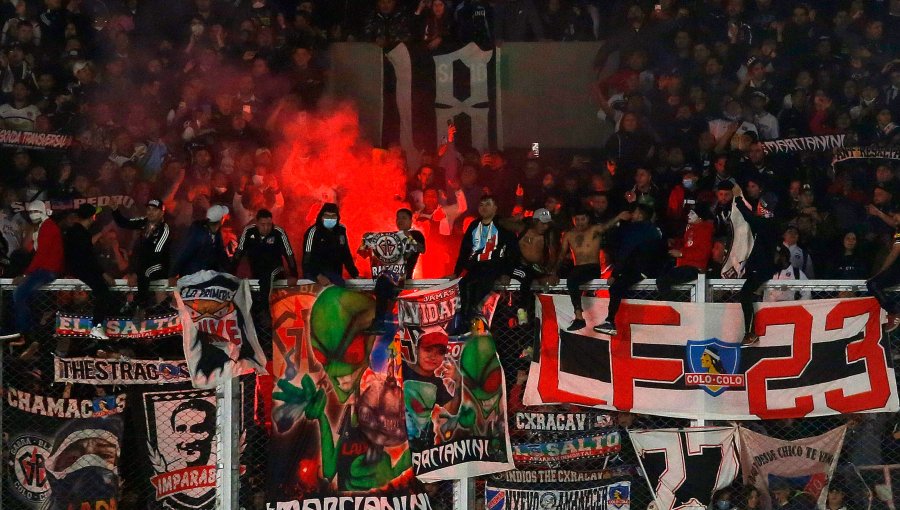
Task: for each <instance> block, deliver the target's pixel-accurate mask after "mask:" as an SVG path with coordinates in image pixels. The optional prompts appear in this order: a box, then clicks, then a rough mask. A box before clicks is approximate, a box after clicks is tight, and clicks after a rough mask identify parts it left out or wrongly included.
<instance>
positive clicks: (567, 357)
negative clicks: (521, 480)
mask: <svg viewBox="0 0 900 510" xmlns="http://www.w3.org/2000/svg"><path fill="white" fill-rule="evenodd" d="M584 304H585V311H584V315H585V319H586V320H587V323H588V327H587V328H584V329H582V330H580V331H577V332H567V331H565V328H566V327H568V326H569V324H570V323H571V321H572V319H573V318H574V313H573V310H572V304H571V302H570V300H569V298H568V296H557V295H541V296H539V297H538V308H537V313H538V316H539V317H540V319H541V349H540V356H539V357H538V360H537V361H536V362H533V363H532V364H531V368H530V373H529V377H528V383H527V386H526V389H525V398H524V402H525V405H542V404H551V403H566V404H579V405H584V406H593V407H598V408H602V409H617V410H621V411H631V412H635V413H642V414H653V415H658V416H672V417H677V418H691V419H697V418H703V419H711V420H758V419H786V418H803V417H810V416H826V415H835V414H847V413H856V412H895V411H897V410H898V401H897V382H896V378H895V375H894V368H893V366H891V364H890V361H889V360H890V356H889V354H888V353H889V349H888V343H887V339H886V338H885V337H883V336H882V331H881V323H882V321H883V317H884V315H883V314H884V312H883V311H882V310H881V308H880V306H879V305H878V302H877V301H875V299H873V298H853V299H823V300H816V301H794V302H782V303H764V304H762V305H761V308H760V309H759V312H758V313H757V315H756V332H757V333H758V334H759V335H760V337H761V340H760V342H759V344H758V345H757V346H754V347H750V348H745V349H741V348H740V341H741V337H742V335H743V331H744V327H743V316H742V314H741V308H740V305H739V304H737V303H727V304H726V303H672V302H662V301H625V302H624V303H623V304H622V307H621V308H620V310H619V313H618V316H617V317H616V327H617V329H618V334H617V335H616V336H615V337H614V338H612V339H610V337H609V336H608V335H601V334H598V333H594V332H593V330H592V329H591V326H594V325H596V324H599V323H601V322H603V320H604V319H605V318H606V315H607V304H608V300H606V299H598V298H585V299H584Z"/></svg>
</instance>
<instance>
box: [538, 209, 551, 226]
mask: <svg viewBox="0 0 900 510" xmlns="http://www.w3.org/2000/svg"><path fill="white" fill-rule="evenodd" d="M534 219H535V220H537V221H540V222H541V223H550V222H551V221H553V217H552V216H551V215H550V211H548V210H547V209H544V208H543V207H541V208H540V209H538V210H536V211H534Z"/></svg>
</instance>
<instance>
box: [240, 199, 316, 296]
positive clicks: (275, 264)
mask: <svg viewBox="0 0 900 510" xmlns="http://www.w3.org/2000/svg"><path fill="white" fill-rule="evenodd" d="M245 254H246V256H247V261H248V262H249V263H250V273H251V274H252V275H253V278H256V279H258V280H259V291H260V294H261V295H262V297H263V299H268V296H269V291H270V290H271V289H272V282H273V281H274V280H275V279H277V278H278V276H280V275H281V274H282V273H284V263H285V262H287V267H288V285H295V284H296V283H297V278H298V277H299V276H300V275H299V274H298V272H297V259H295V258H294V250H293V249H292V248H291V242H290V241H289V240H288V236H287V233H285V231H284V229H282V228H281V227H279V226H277V225H275V224H274V223H273V222H272V212H271V211H269V210H268V209H260V210H259V211H258V212H257V213H256V223H254V224H251V225H247V227H246V228H244V231H243V232H242V233H241V238H240V240H239V241H238V247H237V251H235V252H234V258H233V259H232V261H231V262H232V265H233V266H234V268H235V269H236V268H237V266H238V264H240V262H241V259H242V258H243V257H244V255H245Z"/></svg>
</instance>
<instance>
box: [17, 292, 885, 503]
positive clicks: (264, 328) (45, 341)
mask: <svg viewBox="0 0 900 510" xmlns="http://www.w3.org/2000/svg"><path fill="white" fill-rule="evenodd" d="M53 289H54V290H52V291H41V292H39V293H38V294H37V295H36V296H35V298H34V300H33V304H32V307H31V308H32V314H31V320H32V324H33V330H32V335H31V336H30V337H29V338H28V341H29V342H31V341H32V340H34V341H36V342H37V345H38V347H37V350H36V351H34V352H31V353H27V352H25V351H26V349H27V347H28V345H27V344H26V345H5V346H4V348H3V356H2V372H0V376H2V383H3V384H2V385H3V393H4V398H5V399H6V400H7V402H6V405H4V406H3V407H2V410H3V411H2V415H0V418H2V422H0V424H2V429H3V445H2V446H3V450H2V457H3V459H2V461H3V463H2V466H3V476H4V477H5V482H17V483H18V484H19V486H21V487H22V489H21V492H22V493H23V494H26V496H27V497H32V498H40V497H41V493H42V491H44V492H46V490H47V486H46V484H47V483H48V482H47V481H46V480H43V481H42V480H40V479H34V478H33V477H32V479H30V480H29V479H27V478H28V477H27V476H26V474H25V471H23V469H24V468H25V467H27V465H28V462H30V461H33V460H34V458H33V457H32V458H22V453H23V452H24V450H23V444H24V443H23V439H22V438H23V437H31V436H34V435H36V433H38V434H37V435H41V434H42V435H44V436H45V437H47V438H48V441H49V443H48V444H46V445H44V446H45V449H46V450H47V451H46V455H48V456H49V454H50V452H51V451H52V450H53V448H54V445H53V444H52V443H53V441H58V440H59V438H57V437H56V436H57V434H54V432H55V431H54V430H53V427H61V424H62V423H63V421H58V422H53V421H52V420H51V421H47V420H46V418H47V416H43V415H40V414H35V413H34V412H32V413H27V412H21V413H20V412H18V411H20V410H22V409H24V408H27V407H28V406H29V405H30V406H31V408H30V411H35V409H34V407H33V405H34V402H35V401H34V400H31V403H30V404H26V403H22V398H21V397H22V396H23V395H26V394H29V395H32V397H30V398H32V399H34V398H35V397H33V396H34V395H40V396H43V397H50V398H53V399H60V398H68V399H76V400H79V401H81V402H82V403H83V405H84V406H87V407H85V409H88V408H91V406H93V408H94V409H96V406H97V403H98V402H102V401H104V397H106V399H107V400H106V401H108V398H109V396H115V395H125V402H127V405H125V406H124V407H125V410H124V412H123V413H122V417H123V419H122V423H123V426H124V429H123V431H122V436H121V445H120V446H121V447H120V452H121V453H120V455H119V457H118V459H115V461H116V463H117V465H118V471H119V473H120V489H119V490H120V493H119V508H141V509H144V508H161V507H163V504H164V503H166V501H167V499H166V498H170V497H173V496H172V495H171V494H170V493H171V492H172V491H173V490H175V491H176V492H175V494H174V495H175V496H178V497H179V498H180V501H181V502H182V503H183V502H185V501H188V500H190V502H192V504H196V503H204V501H205V498H208V497H211V496H212V497H214V489H211V485H210V484H206V485H205V486H204V485H203V484H197V486H192V487H193V488H191V489H189V490H184V491H181V492H177V489H173V488H172V487H166V486H165V485H164V484H165V483H170V484H171V483H172V480H171V479H166V477H165V476H161V475H164V474H165V473H171V472H172V471H173V470H175V469H177V468H179V467H182V466H184V465H188V466H190V465H209V466H215V464H216V458H215V456H216V454H215V452H216V444H215V442H216V441H217V440H219V438H218V436H217V432H216V430H215V426H214V423H215V419H214V414H211V413H215V412H216V407H215V403H216V400H215V395H214V393H213V392H212V391H205V392H204V391H197V390H193V389H191V388H190V386H189V385H188V384H183V383H182V384H175V385H134V386H118V387H117V386H96V385H85V384H60V383H54V370H53V365H54V357H56V356H59V357H67V358H68V357H78V356H90V357H104V356H106V357H109V358H110V359H118V358H127V359H143V360H157V361H161V362H165V361H180V360H182V359H183V356H184V355H183V350H182V347H181V339H180V337H179V336H172V337H166V338H162V339H153V340H140V341H110V342H96V341H93V340H90V339H87V338H62V337H59V336H57V335H55V321H56V314H57V312H58V311H64V312H66V313H68V314H72V315H79V314H82V315H85V316H87V315H89V314H90V310H91V307H92V301H91V295H90V292H89V291H87V290H85V289H84V288H82V287H80V286H69V287H60V286H55V287H53ZM738 289H739V287H738V286H736V285H734V284H731V285H730V287H729V286H727V285H718V286H715V285H714V286H711V287H709V288H708V289H707V294H706V297H707V301H708V302H736V300H737V291H738ZM859 290H860V289H859V287H858V286H857V287H838V286H835V287H833V288H827V287H817V288H815V289H813V290H811V294H810V296H811V297H812V298H813V299H826V298H837V297H850V296H854V295H858V292H859ZM12 291H13V287H11V286H6V287H3V288H2V289H0V311H2V315H0V317H2V319H0V320H2V321H8V320H11V312H10V310H9V308H10V304H11V302H12V299H11V297H12ZM554 292H555V291H554ZM114 294H115V297H116V300H117V303H116V307H119V306H122V305H124V304H125V303H126V301H127V300H128V299H130V295H129V293H128V292H124V291H117V292H115V293H114ZM597 295H601V296H602V295H603V291H602V290H601V291H598V293H597ZM159 297H160V300H161V303H160V305H159V308H158V309H157V310H156V312H157V313H166V311H167V310H169V311H171V308H170V307H171V303H170V302H169V301H162V299H164V298H165V296H164V295H160V296H159ZM254 297H256V296H254ZM628 297H629V298H632V299H656V298H658V297H659V296H658V294H657V292H656V291H655V290H654V289H653V287H652V286H649V285H643V286H639V287H638V288H637V289H635V290H633V291H632V292H631V294H630V295H629V296H628ZM798 297H801V296H799V295H798ZM670 299H672V300H675V301H691V300H693V299H694V294H693V292H692V290H691V288H689V287H683V288H680V289H679V290H676V291H675V294H674V296H670ZM255 301H256V302H257V303H261V300H259V299H255ZM520 306H521V302H520V299H519V293H518V292H517V291H506V292H503V293H502V295H501V299H500V301H499V304H498V307H497V310H496V313H495V316H494V320H493V325H492V333H493V335H494V338H495V340H496V343H497V347H498V351H499V354H500V357H501V362H502V364H503V368H504V372H505V374H506V380H507V389H508V394H510V395H512V394H515V392H513V391H511V390H512V389H513V387H514V386H515V385H517V384H523V382H524V378H525V375H526V374H527V369H528V358H529V356H530V355H531V352H529V351H532V350H533V349H534V347H535V345H536V340H537V333H536V328H535V320H534V319H533V318H530V319H529V321H528V322H527V323H524V324H520V323H519V319H518V317H517V310H518V308H520ZM151 313H153V312H151ZM253 314H254V319H255V323H256V324H257V329H258V334H259V338H260V340H261V342H262V344H263V347H264V350H266V353H267V355H269V356H271V336H272V331H271V323H270V321H269V320H268V316H267V313H266V310H265V309H264V307H263V306H262V305H261V304H258V305H257V306H254V309H253ZM890 340H891V342H890V345H891V347H892V352H891V357H892V359H896V358H897V357H898V352H897V351H896V350H895V349H896V341H895V340H896V339H895V338H894V337H893V336H892V337H891V339H890ZM23 353H25V354H32V355H31V356H27V355H26V356H24V357H23ZM271 384H272V382H271V380H269V381H267V380H265V377H257V376H255V375H247V376H243V377H241V378H240V386H239V388H240V396H241V398H240V416H241V418H240V427H237V428H236V429H237V430H238V432H237V433H239V434H240V438H239V441H238V444H239V445H240V456H239V458H240V464H241V476H240V492H239V501H240V505H241V507H242V508H246V509H254V510H256V509H265V508H266V504H265V488H266V484H265V469H266V460H267V458H268V456H269V455H270V452H269V450H268V433H269V430H268V425H267V420H266V412H267V410H266V408H265V407H266V404H265V401H266V399H264V398H260V396H261V395H262V394H265V393H266V392H267V391H270V389H269V388H271ZM11 393H13V394H12V395H11ZM45 403H46V401H45ZM510 405H511V406H512V407H515V406H516V403H514V402H511V403H510ZM17 406H18V407H17ZM184 409H190V410H191V412H182V411H184ZM563 409H564V408H563V407H560V410H563ZM544 410H546V411H552V410H553V408H552V407H547V408H545V409H544ZM44 414H47V413H44ZM88 414H90V413H84V416H86V415H88ZM611 414H613V418H614V419H615V420H616V423H617V424H618V426H619V428H620V431H621V432H622V433H623V434H625V427H626V426H631V427H637V428H663V427H680V426H687V425H690V422H688V421H687V420H679V419H673V418H666V417H660V416H635V415H631V414H629V413H611ZM513 416H514V413H510V418H511V419H512V418H513ZM29 420H33V422H31V421H29ZM211 423H212V424H213V425H212V426H211V425H210V424H211ZM843 423H848V424H850V429H849V432H848V436H847V439H846V441H845V444H844V450H843V452H842V455H841V457H840V462H841V463H840V466H839V468H838V475H837V483H840V484H842V485H843V487H844V488H845V490H846V491H847V493H848V497H847V506H848V508H849V509H850V510H854V509H866V508H868V507H869V504H870V503H871V505H872V508H892V509H893V508H896V507H895V506H894V505H895V504H894V499H896V498H900V496H895V495H900V420H898V417H897V416H896V415H892V414H885V413H869V414H860V415H848V416H833V417H827V418H815V419H801V420H766V421H757V422H750V423H747V422H745V423H744V425H745V426H749V427H751V428H753V429H755V430H758V431H760V432H764V433H766V434H768V435H771V436H774V437H778V438H783V439H795V438H799V437H806V436H811V435H817V434H821V433H824V432H826V431H828V430H831V429H832V428H834V427H835V426H838V425H840V424H843ZM707 424H710V423H707ZM510 430H511V431H514V430H515V426H514V424H512V423H511V424H510ZM57 431H58V430H57ZM623 437H625V438H627V435H624V436H623ZM531 439H532V438H529V437H528V436H523V435H521V434H519V433H516V432H513V433H512V440H513V442H514V443H516V442H528V441H530V440H531ZM17 440H18V441H17ZM57 446H58V445H57ZM624 446H625V447H624V448H623V451H622V452H621V453H620V454H618V455H615V456H612V457H610V458H608V459H602V458H601V459H596V460H591V461H583V462H581V463H580V464H579V465H578V466H576V467H575V468H576V469H580V470H602V469H609V468H613V467H617V466H619V467H621V466H627V465H634V464H635V463H636V458H635V456H634V453H633V451H632V450H631V449H630V447H629V446H628V444H627V443H626V444H624ZM32 449H33V445H32ZM35 451H36V450H35ZM76 462H77V461H76ZM523 467H524V466H523ZM534 467H537V468H541V467H566V466H550V465H548V466H530V468H534ZM151 480H154V481H152V482H151ZM42 484H43V486H42ZM167 488H168V492H167V490H166V489H167ZM533 488H534V489H553V487H552V486H550V485H547V486H540V485H539V484H535V485H534V487H533ZM426 490H427V491H428V493H429V495H430V496H431V502H432V507H433V508H435V509H438V510H439V509H451V508H466V507H467V505H466V503H465V502H456V503H455V502H454V498H453V495H454V488H453V483H452V482H440V483H434V484H427V485H426ZM474 490H475V495H476V497H477V501H476V508H483V507H484V500H483V492H484V479H479V480H476V481H475V489H474ZM733 490H734V493H735V494H738V493H739V492H740V485H739V480H738V482H736V483H735V485H734V487H733ZM26 496H22V497H26ZM26 499H27V498H26ZM651 500H652V497H651V495H650V491H649V489H648V488H647V486H646V483H644V482H643V480H642V479H635V480H634V482H633V494H632V505H633V506H632V508H635V509H641V510H643V509H644V508H647V507H648V505H649V504H650V502H651ZM169 501H170V502H171V500H169ZM0 503H2V505H0V506H2V508H4V509H6V508H9V509H14V508H30V506H29V505H28V504H26V503H27V502H26V501H25V500H24V499H21V498H19V497H18V496H15V495H12V494H11V493H10V492H9V491H4V492H3V494H2V500H0ZM213 506H214V503H213V502H212V500H211V501H209V502H206V503H205V504H204V505H203V506H202V507H203V508H213Z"/></svg>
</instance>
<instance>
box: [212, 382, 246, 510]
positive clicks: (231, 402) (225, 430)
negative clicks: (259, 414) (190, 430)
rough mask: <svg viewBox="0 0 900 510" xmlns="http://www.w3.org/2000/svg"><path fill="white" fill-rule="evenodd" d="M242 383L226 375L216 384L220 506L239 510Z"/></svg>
mask: <svg viewBox="0 0 900 510" xmlns="http://www.w3.org/2000/svg"><path fill="white" fill-rule="evenodd" d="M239 388H240V383H239V382H238V381H236V380H235V379H233V378H229V379H226V380H224V381H223V382H222V384H220V385H219V386H218V387H217V388H216V404H217V406H216V407H217V408H218V410H219V412H218V413H216V433H217V434H218V441H217V447H216V448H217V450H218V451H217V452H216V454H217V456H216V458H217V462H216V472H217V474H216V495H217V499H218V505H217V508H218V509H219V510H238V509H239V508H240V505H239V500H238V493H239V490H240V468H241V456H240V433H241V422H240V413H239V405H238V403H237V401H238V398H239V394H238V389H239Z"/></svg>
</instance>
